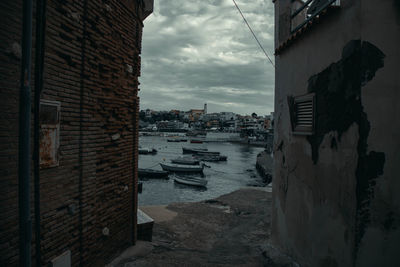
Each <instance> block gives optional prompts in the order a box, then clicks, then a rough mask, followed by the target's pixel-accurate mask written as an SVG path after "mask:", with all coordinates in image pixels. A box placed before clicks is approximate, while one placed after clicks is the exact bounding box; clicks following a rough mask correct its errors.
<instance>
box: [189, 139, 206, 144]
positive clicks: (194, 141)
mask: <svg viewBox="0 0 400 267" xmlns="http://www.w3.org/2000/svg"><path fill="white" fill-rule="evenodd" d="M190 143H192V144H202V143H203V141H202V140H198V139H192V140H190Z"/></svg>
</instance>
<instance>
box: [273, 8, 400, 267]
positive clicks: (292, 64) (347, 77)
mask: <svg viewBox="0 0 400 267" xmlns="http://www.w3.org/2000/svg"><path fill="white" fill-rule="evenodd" d="M341 2H342V6H341V9H340V11H339V12H338V13H335V14H334V15H332V16H330V17H327V18H326V19H325V20H321V22H320V23H319V25H316V26H315V27H314V28H313V29H312V30H310V31H309V32H307V33H306V34H304V36H302V37H301V38H300V39H298V40H296V41H295V42H294V43H293V44H292V45H291V46H290V47H289V48H287V49H286V50H284V51H283V52H281V54H280V55H279V56H277V57H276V88H275V114H276V122H275V125H276V131H275V149H274V151H275V154H274V159H275V175H274V190H273V194H274V202H273V218H274V219H273V223H272V233H273V235H272V237H273V240H274V242H275V243H276V244H277V245H279V246H280V247H281V248H283V249H284V250H285V251H286V252H287V253H289V254H290V255H292V256H294V257H295V258H296V259H297V260H298V261H299V262H300V263H302V264H303V265H305V266H356V265H357V266H394V265H392V264H393V262H396V258H395V255H396V254H395V253H394V248H398V247H400V238H398V237H399V227H398V226H399V217H400V215H399V205H400V201H399V200H400V198H399V197H397V194H394V192H395V191H396V189H397V190H399V189H400V183H399V181H398V179H396V178H395V177H398V175H399V173H400V169H399V166H397V165H398V164H396V163H395V162H400V156H399V154H400V146H399V142H400V141H399V140H400V134H399V133H400V127H399V124H398V123H396V122H395V120H394V119H393V118H395V116H398V115H399V112H400V109H399V107H398V105H396V104H395V102H394V100H393V99H396V97H398V96H399V88H400V87H399V78H398V75H397V74H396V73H397V66H396V64H398V62H399V61H400V60H399V59H400V58H399V50H398V49H396V47H395V46H396V45H395V44H396V43H399V41H400V40H399V34H398V33H399V32H400V31H399V26H398V24H397V25H396V23H395V21H396V16H397V15H398V14H397V13H396V12H397V11H396V9H393V6H394V1H384V3H382V4H381V5H380V6H379V8H376V7H375V4H374V2H373V1H369V0H368V1H362V3H361V1H341ZM285 4H286V5H287V4H289V3H288V1H279V3H278V1H277V2H276V3H275V6H276V10H275V12H276V15H279V12H286V10H287V8H285V7H284V5H285ZM282 5H283V6H282ZM284 23H285V22H283V24H284ZM276 27H282V22H281V23H277V24H276ZM281 31H282V29H281ZM384 32H385V33H384ZM388 32H389V33H391V34H389V35H388ZM396 33H397V35H396ZM278 37H279V36H278ZM276 43H279V41H277V42H276ZM396 62H397V63H396ZM305 66H307V67H305ZM310 92H315V93H316V131H315V134H314V135H312V136H309V137H305V136H299V135H293V134H292V133H291V128H290V115H289V110H288V106H287V103H286V99H287V96H297V95H303V94H306V93H310ZM391 114H392V115H391ZM397 262H398V261H397Z"/></svg>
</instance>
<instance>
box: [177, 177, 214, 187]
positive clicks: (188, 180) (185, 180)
mask: <svg viewBox="0 0 400 267" xmlns="http://www.w3.org/2000/svg"><path fill="white" fill-rule="evenodd" d="M174 181H175V182H176V183H180V184H184V185H191V186H198V187H206V186H207V180H206V179H204V178H201V177H194V176H174Z"/></svg>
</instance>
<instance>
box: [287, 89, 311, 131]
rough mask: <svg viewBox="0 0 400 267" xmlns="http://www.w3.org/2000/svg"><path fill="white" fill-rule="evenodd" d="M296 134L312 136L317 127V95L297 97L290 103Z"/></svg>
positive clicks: (292, 122) (293, 128)
mask: <svg viewBox="0 0 400 267" xmlns="http://www.w3.org/2000/svg"><path fill="white" fill-rule="evenodd" d="M289 109H290V113H291V114H290V115H291V116H290V117H291V124H292V130H293V133H294V134H301V135H312V134H314V128H315V127H314V126H315V94H314V93H312V94H307V95H303V96H297V97H294V98H292V99H291V100H290V101H289Z"/></svg>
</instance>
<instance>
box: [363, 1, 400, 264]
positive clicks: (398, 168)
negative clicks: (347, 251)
mask: <svg viewBox="0 0 400 267" xmlns="http://www.w3.org/2000/svg"><path fill="white" fill-rule="evenodd" d="M361 14H362V15H361V21H362V28H361V38H362V39H363V40H368V41H369V42H371V43H373V44H374V45H376V46H377V47H379V49H380V50H381V51H382V52H383V53H384V54H385V66H384V67H383V68H382V69H381V70H379V71H378V72H377V73H376V75H375V77H374V79H373V80H371V81H370V82H369V83H368V84H366V85H365V86H364V87H363V98H362V100H363V106H364V109H365V111H366V113H367V115H368V120H369V122H370V124H371V130H370V133H369V136H368V151H381V152H383V153H384V154H385V165H384V169H383V174H382V175H381V176H379V177H378V178H377V179H376V180H374V181H373V184H372V185H371V198H370V203H369V207H368V208H369V209H368V211H369V214H368V215H369V216H368V219H369V222H368V224H367V225H366V227H365V231H364V234H363V236H362V237H360V238H361V240H360V244H359V245H358V254H357V261H356V265H357V266H400V259H399V257H398V252H399V250H400V194H399V190H400V179H399V174H400V164H399V163H400V122H399V118H400V105H399V103H398V102H399V97H400V77H399V76H400V75H399V74H400V70H399V62H400V49H399V44H400V1H398V0H384V1H379V4H377V3H376V1H372V0H363V3H362V5H361ZM374 184H375V185H374Z"/></svg>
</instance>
